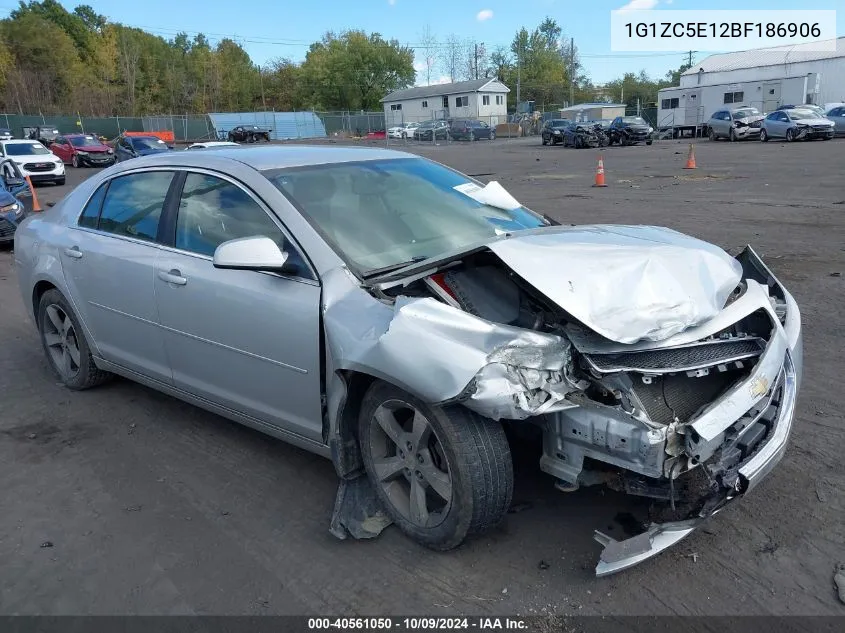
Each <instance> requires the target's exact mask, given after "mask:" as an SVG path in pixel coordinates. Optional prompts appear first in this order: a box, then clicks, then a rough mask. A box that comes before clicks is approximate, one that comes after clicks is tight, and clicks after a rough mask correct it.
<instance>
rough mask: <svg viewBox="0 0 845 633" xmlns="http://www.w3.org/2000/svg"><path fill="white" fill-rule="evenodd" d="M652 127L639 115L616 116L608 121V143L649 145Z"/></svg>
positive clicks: (652, 131)
mask: <svg viewBox="0 0 845 633" xmlns="http://www.w3.org/2000/svg"><path fill="white" fill-rule="evenodd" d="M653 133H654V128H653V127H651V126H650V125H649V124H648V122H647V121H646V120H645V119H644V118H642V117H639V116H618V117H616V118H615V119H613V121H611V123H610V127H609V128H608V136H609V137H610V144H611V145H612V144H613V143H617V144H619V145H636V144H637V143H645V144H646V145H651V143H652V134H653Z"/></svg>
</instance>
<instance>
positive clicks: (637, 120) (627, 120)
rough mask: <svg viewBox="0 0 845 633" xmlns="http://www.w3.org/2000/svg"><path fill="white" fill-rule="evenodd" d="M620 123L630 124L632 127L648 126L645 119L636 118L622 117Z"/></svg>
mask: <svg viewBox="0 0 845 633" xmlns="http://www.w3.org/2000/svg"><path fill="white" fill-rule="evenodd" d="M622 123H632V124H633V125H648V124H647V123H646V122H645V119H643V118H642V117H638V116H623V117H622Z"/></svg>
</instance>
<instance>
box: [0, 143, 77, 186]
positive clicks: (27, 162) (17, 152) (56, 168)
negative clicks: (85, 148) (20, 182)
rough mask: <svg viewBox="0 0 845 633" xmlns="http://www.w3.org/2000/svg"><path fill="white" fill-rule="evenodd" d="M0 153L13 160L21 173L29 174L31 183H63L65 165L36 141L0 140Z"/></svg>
mask: <svg viewBox="0 0 845 633" xmlns="http://www.w3.org/2000/svg"><path fill="white" fill-rule="evenodd" d="M0 155H2V157H3V158H11V159H12V160H13V161H15V163H17V165H18V167H19V168H20V170H21V172H22V173H23V175H24V176H29V179H30V180H31V181H32V182H33V183H36V182H54V183H56V184H57V185H63V184H65V165H64V163H63V162H62V159H61V158H59V157H58V156H56V155H55V154H54V153H53V152H51V151H50V150H48V149H47V148H46V147H44V146H43V145H42V144H41V143H39V142H38V141H30V140H22V139H16V140H11V141H0Z"/></svg>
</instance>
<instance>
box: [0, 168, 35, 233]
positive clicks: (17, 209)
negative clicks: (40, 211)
mask: <svg viewBox="0 0 845 633" xmlns="http://www.w3.org/2000/svg"><path fill="white" fill-rule="evenodd" d="M0 180H2V183H0V184H1V185H2V186H0V244H2V245H7V244H11V243H12V241H13V240H14V239H15V231H16V230H17V228H18V225H19V224H20V223H21V222H22V221H23V220H24V218H26V216H27V215H29V213H30V212H31V211H32V194H31V192H30V190H29V185H27V184H26V181H25V180H24V177H23V173H21V170H20V168H19V167H18V165H17V163H16V162H15V161H13V160H11V159H10V158H5V159H3V160H2V161H0Z"/></svg>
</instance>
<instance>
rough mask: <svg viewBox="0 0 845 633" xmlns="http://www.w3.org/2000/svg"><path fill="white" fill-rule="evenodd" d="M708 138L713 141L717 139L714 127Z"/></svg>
mask: <svg viewBox="0 0 845 633" xmlns="http://www.w3.org/2000/svg"><path fill="white" fill-rule="evenodd" d="M707 138H708V139H710V140H711V141H714V142H715V141H716V132H715V131H714V130H713V128H712V127H711V128H710V132H709V133H708V135H707Z"/></svg>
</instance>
